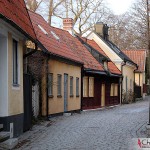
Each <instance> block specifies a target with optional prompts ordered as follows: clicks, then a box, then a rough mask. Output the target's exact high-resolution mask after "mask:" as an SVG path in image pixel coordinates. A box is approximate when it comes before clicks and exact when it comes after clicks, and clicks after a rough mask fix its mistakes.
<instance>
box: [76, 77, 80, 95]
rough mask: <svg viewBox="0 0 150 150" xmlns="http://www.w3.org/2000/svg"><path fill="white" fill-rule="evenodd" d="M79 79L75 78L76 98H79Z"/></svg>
mask: <svg viewBox="0 0 150 150" xmlns="http://www.w3.org/2000/svg"><path fill="white" fill-rule="evenodd" d="M79 96H80V94H79V78H78V77H76V97H79Z"/></svg>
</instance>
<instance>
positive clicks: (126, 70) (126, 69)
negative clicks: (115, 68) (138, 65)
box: [122, 65, 135, 91]
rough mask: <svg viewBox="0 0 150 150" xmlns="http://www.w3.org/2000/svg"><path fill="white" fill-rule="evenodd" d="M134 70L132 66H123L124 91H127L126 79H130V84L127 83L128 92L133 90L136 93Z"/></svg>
mask: <svg viewBox="0 0 150 150" xmlns="http://www.w3.org/2000/svg"><path fill="white" fill-rule="evenodd" d="M134 69H135V68H133V67H131V66H128V65H125V66H123V73H122V74H123V90H125V91H126V77H127V79H128V82H127V84H128V85H127V90H130V89H131V90H132V91H134V84H133V83H134ZM130 79H131V80H132V86H130Z"/></svg>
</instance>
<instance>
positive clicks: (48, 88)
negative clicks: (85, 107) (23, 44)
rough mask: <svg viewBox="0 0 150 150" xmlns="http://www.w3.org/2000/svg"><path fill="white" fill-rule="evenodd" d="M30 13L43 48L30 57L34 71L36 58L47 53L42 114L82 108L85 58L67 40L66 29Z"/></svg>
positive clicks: (42, 68) (43, 71) (46, 114)
mask: <svg viewBox="0 0 150 150" xmlns="http://www.w3.org/2000/svg"><path fill="white" fill-rule="evenodd" d="M29 14H30V17H31V21H32V24H33V27H34V29H35V33H36V36H37V39H38V40H39V42H40V43H41V44H39V47H40V49H41V50H42V51H41V50H39V51H37V52H36V53H34V54H33V55H32V56H31V58H30V57H29V59H30V60H28V61H29V63H30V68H31V70H33V71H34V69H33V66H32V65H33V63H34V62H32V61H34V58H36V57H38V58H40V56H42V55H43V56H44V57H43V64H42V66H41V72H42V73H43V75H42V76H41V84H40V89H41V91H40V93H41V115H42V116H47V117H49V116H51V115H57V114H62V113H65V112H72V111H79V110H80V109H81V68H82V65H83V63H82V61H81V60H80V58H79V57H78V56H77V55H76V54H75V53H73V51H72V50H71V49H70V47H68V46H67V45H66V43H65V42H64V40H63V38H62V36H64V34H65V33H64V31H63V30H61V29H57V28H54V27H51V26H49V25H48V24H47V22H46V21H45V20H44V19H43V18H42V17H41V16H40V15H38V14H35V13H33V12H29ZM40 62H42V61H40ZM35 65H36V66H37V65H38V64H35ZM33 73H34V72H33Z"/></svg>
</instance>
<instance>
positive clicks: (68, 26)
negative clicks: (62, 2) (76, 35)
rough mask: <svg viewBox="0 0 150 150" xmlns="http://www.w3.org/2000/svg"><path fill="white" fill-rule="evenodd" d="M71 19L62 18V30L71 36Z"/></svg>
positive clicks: (72, 24)
mask: <svg viewBox="0 0 150 150" xmlns="http://www.w3.org/2000/svg"><path fill="white" fill-rule="evenodd" d="M73 26H74V23H73V19H72V18H64V19H63V29H64V30H66V31H68V32H69V33H70V34H71V35H73Z"/></svg>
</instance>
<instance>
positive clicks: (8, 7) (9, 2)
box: [0, 0, 36, 39]
mask: <svg viewBox="0 0 150 150" xmlns="http://www.w3.org/2000/svg"><path fill="white" fill-rule="evenodd" d="M0 14H1V15H3V16H4V17H6V18H7V19H9V20H11V21H12V22H13V23H15V24H16V25H17V26H18V27H19V28H21V29H22V30H23V31H24V32H25V33H26V34H27V35H29V36H30V37H32V38H33V39H36V37H35V33H34V30H33V27H32V24H31V21H30V17H29V15H28V11H27V9H26V5H25V2H24V0H17V1H16V0H0Z"/></svg>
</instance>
